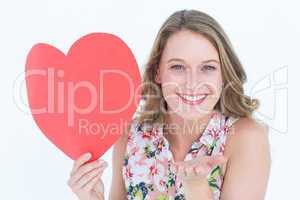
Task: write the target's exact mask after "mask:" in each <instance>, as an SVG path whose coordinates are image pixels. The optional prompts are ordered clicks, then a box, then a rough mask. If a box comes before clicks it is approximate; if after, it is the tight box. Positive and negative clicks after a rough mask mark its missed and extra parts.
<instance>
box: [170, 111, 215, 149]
mask: <svg viewBox="0 0 300 200" xmlns="http://www.w3.org/2000/svg"><path fill="white" fill-rule="evenodd" d="M212 113H213V112H209V113H207V114H205V115H203V116H201V117H199V118H197V119H193V120H191V119H185V118H182V117H181V116H179V115H177V114H176V113H172V114H168V115H167V120H166V121H167V130H166V132H167V135H166V138H167V139H168V140H169V142H171V143H172V144H173V145H175V146H182V145H190V144H191V143H192V142H193V141H195V140H196V139H197V138H199V137H200V136H201V135H202V134H203V131H204V130H205V128H206V126H207V124H208V122H209V120H210V118H211V115H212Z"/></svg>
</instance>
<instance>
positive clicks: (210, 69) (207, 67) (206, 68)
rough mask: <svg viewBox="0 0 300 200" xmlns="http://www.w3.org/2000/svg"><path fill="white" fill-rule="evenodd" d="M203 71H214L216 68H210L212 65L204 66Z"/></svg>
mask: <svg viewBox="0 0 300 200" xmlns="http://www.w3.org/2000/svg"><path fill="white" fill-rule="evenodd" d="M203 69H204V70H209V71H212V70H215V69H216V67H214V66H212V65H204V66H203Z"/></svg>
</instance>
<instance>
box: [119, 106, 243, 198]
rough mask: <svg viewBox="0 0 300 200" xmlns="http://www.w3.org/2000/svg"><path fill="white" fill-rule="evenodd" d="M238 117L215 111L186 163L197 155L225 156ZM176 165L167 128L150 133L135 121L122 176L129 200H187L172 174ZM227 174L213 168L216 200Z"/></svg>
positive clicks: (210, 176) (158, 127)
mask: <svg viewBox="0 0 300 200" xmlns="http://www.w3.org/2000/svg"><path fill="white" fill-rule="evenodd" d="M237 119H238V118H234V117H228V116H225V115H223V114H221V113H220V112H219V111H216V110H214V112H213V113H212V115H211V118H210V119H209V121H208V124H207V126H206V127H205V129H204V131H203V133H202V134H201V136H200V137H199V138H198V139H196V140H195V141H194V142H193V143H192V145H191V147H190V150H189V151H188V153H187V154H186V157H185V159H184V161H188V160H192V159H193V158H195V157H197V156H204V155H206V156H210V155H223V153H224V147H225V141H226V136H227V134H228V132H229V127H230V126H231V125H232V124H233V123H234V122H235V121H236V120H237ZM172 162H174V160H173V155H172V152H171V151H170V148H169V143H168V140H167V139H166V138H165V137H164V135H163V125H156V126H153V127H152V128H151V129H150V130H147V129H145V128H144V127H143V126H141V124H139V123H137V122H134V121H133V123H132V126H131V128H130V131H129V134H128V143H127V147H126V152H125V158H124V164H123V167H122V175H123V179H124V183H125V187H126V191H127V199H128V200H184V199H185V196H184V188H183V186H182V183H181V182H180V181H179V179H177V178H176V174H175V173H174V172H173V171H172V168H171V163H172ZM223 178H224V175H223V174H222V171H221V167H220V166H216V167H214V168H212V169H211V171H210V173H209V174H208V176H207V180H208V183H209V186H210V189H211V191H212V193H213V199H214V200H217V199H219V198H220V192H221V187H222V182H223Z"/></svg>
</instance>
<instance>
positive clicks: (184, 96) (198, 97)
mask: <svg viewBox="0 0 300 200" xmlns="http://www.w3.org/2000/svg"><path fill="white" fill-rule="evenodd" d="M205 96H206V95H205V94H203V95H197V96H194V95H181V97H183V98H184V99H186V100H189V101H198V100H200V99H203V98H204V97H205Z"/></svg>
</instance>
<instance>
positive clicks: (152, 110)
mask: <svg viewBox="0 0 300 200" xmlns="http://www.w3.org/2000/svg"><path fill="white" fill-rule="evenodd" d="M183 29H187V30H191V31H194V32H197V33H199V34H202V35H203V36H205V37H206V38H207V39H208V40H209V41H210V42H211V43H212V44H213V45H214V47H215V48H216V50H217V51H218V54H219V59H220V64H221V73H222V78H223V80H224V85H223V88H222V92H221V96H220V98H219V100H218V102H217V103H216V105H215V107H214V109H217V110H219V111H220V112H221V113H222V114H224V115H226V116H233V117H237V116H238V117H250V116H251V115H252V113H253V111H254V110H256V109H257V108H258V107H259V100H257V99H251V98H250V97H249V96H246V95H245V94H244V89H243V84H244V83H245V82H246V80H247V76H246V73H245V71H244V69H243V67H242V64H241V63H240V61H239V59H238V57H237V55H236V53H235V52H234V50H233V47H232V44H231V43H230V41H229V39H228V37H227V35H226V34H225V32H224V31H223V29H222V28H221V26H220V25H219V24H218V22H217V21H216V20H215V19H213V18H212V17H211V16H209V15H207V14H205V13H203V12H201V11H198V10H180V11H176V12H174V13H173V14H172V15H170V16H169V17H168V18H167V20H166V21H165V22H164V23H163V25H162V26H161V28H160V29H159V32H158V34H157V36H156V38H155V41H154V44H153V47H152V50H151V53H150V57H149V59H148V61H147V63H146V65H145V68H144V72H143V76H142V87H141V95H142V97H143V99H144V102H143V105H142V108H141V109H139V111H138V112H139V113H137V117H136V119H137V121H138V122H139V123H144V122H151V123H165V122H166V113H165V112H162V106H164V108H165V109H167V103H166V101H165V99H164V98H163V95H162V89H161V85H160V84H157V83H156V82H155V76H156V73H157V69H158V66H159V63H160V59H161V55H162V52H163V50H164V47H165V45H166V43H167V40H168V38H169V37H170V36H171V35H172V34H174V33H176V32H178V31H180V30H183ZM157 88H158V89H157ZM153 95H154V96H155V95H156V98H149V97H151V96H153Z"/></svg>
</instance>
